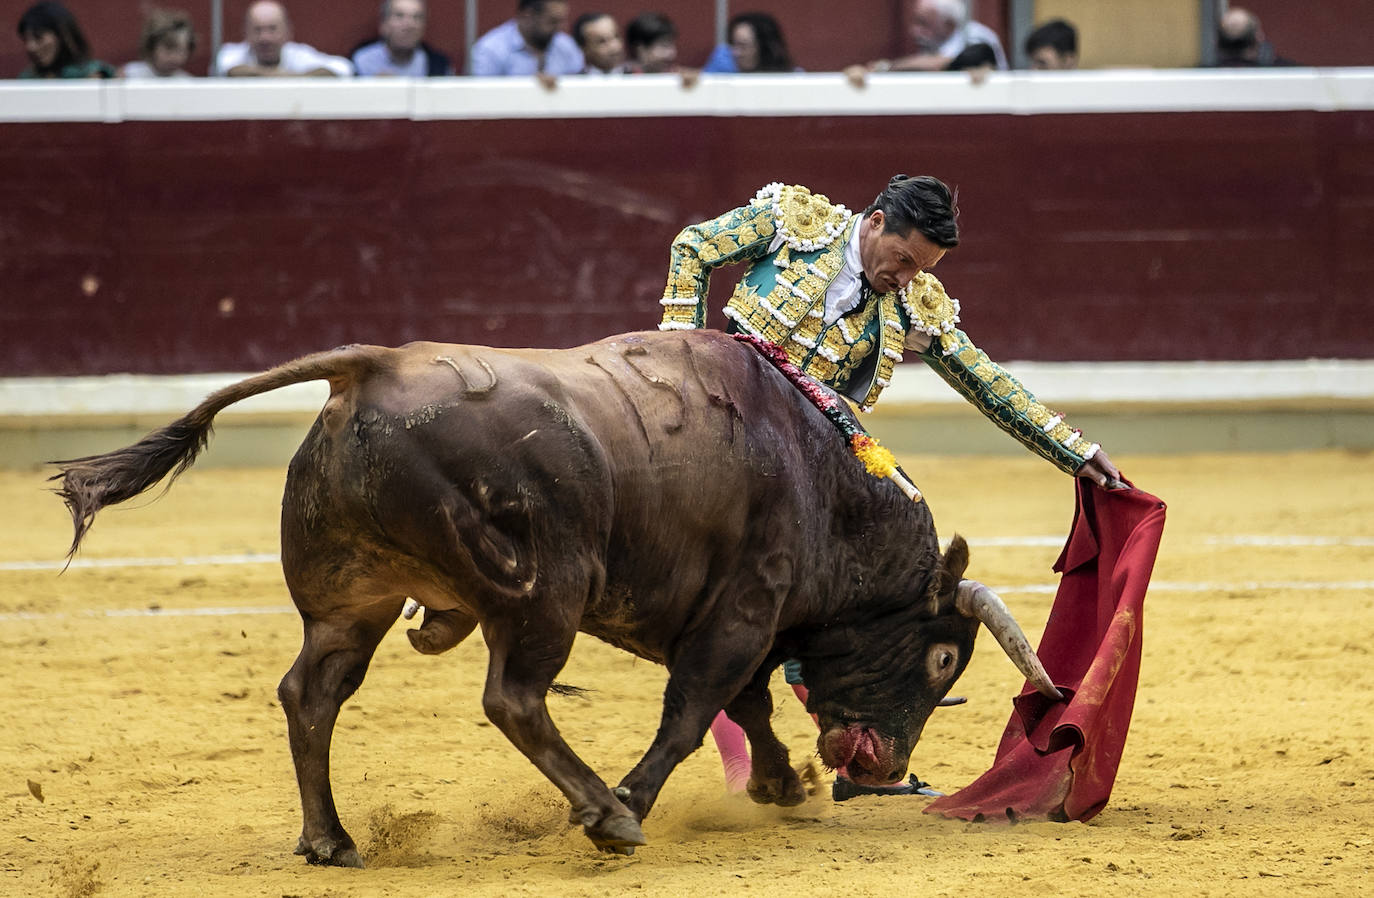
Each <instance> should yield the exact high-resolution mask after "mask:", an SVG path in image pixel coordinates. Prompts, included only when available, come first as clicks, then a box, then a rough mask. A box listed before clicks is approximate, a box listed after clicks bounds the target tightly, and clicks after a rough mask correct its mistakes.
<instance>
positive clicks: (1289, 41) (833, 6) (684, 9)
mask: <svg viewBox="0 0 1374 898" xmlns="http://www.w3.org/2000/svg"><path fill="white" fill-rule="evenodd" d="M249 2H250V0H225V2H224V39H225V40H226V41H236V40H240V39H241V38H242V33H243V24H242V23H243V14H244V11H245V10H246V9H247V8H248V5H249ZM284 2H285V3H286V6H287V8H288V9H289V10H290V11H291V15H292V19H293V21H294V23H295V30H296V37H297V39H298V40H301V41H304V42H305V43H308V44H312V45H314V46H316V47H318V48H319V49H321V50H325V51H327V52H331V53H338V54H341V55H347V53H348V52H349V51H350V50H352V48H353V47H355V46H357V45H358V44H359V43H360V42H362V41H364V40H367V39H369V38H371V37H372V36H374V34H375V31H376V16H377V9H378V7H379V3H377V2H372V0H362V2H358V0H349V2H347V3H340V2H338V0H284ZM66 3H67V6H68V8H70V9H71V10H72V12H73V13H74V14H75V15H76V17H77V19H78V21H80V23H81V26H82V28H83V30H84V31H85V33H86V37H87V38H88V39H89V40H90V42H91V45H92V49H93V51H94V53H95V55H96V56H97V57H99V58H102V59H105V60H107V61H109V62H112V63H115V64H120V63H124V62H128V61H129V60H131V59H136V58H138V34H139V28H140V26H141V22H142V16H143V13H144V11H145V10H146V9H147V8H149V7H154V6H167V7H173V8H178V9H184V10H186V11H187V12H189V13H190V14H191V16H192V18H193V20H194V21H195V22H196V23H197V28H198V30H199V32H200V37H201V41H200V50H199V52H198V53H197V54H196V56H195V58H194V59H193V60H192V64H191V66H190V68H191V71H193V72H195V73H197V74H204V73H205V72H206V70H207V69H208V67H209V63H210V53H209V44H210V40H209V38H210V35H209V31H210V10H211V4H210V0H66ZM30 4H31V0H0V26H3V28H4V33H5V34H6V35H8V36H7V37H6V38H5V39H3V40H0V77H4V78H12V77H14V76H16V75H17V74H18V73H19V72H20V70H22V69H23V68H24V66H25V64H26V61H25V57H24V53H23V50H22V48H21V47H20V44H19V41H18V39H17V38H16V37H14V26H15V24H16V23H17V22H18V21H19V16H20V15H21V14H22V13H23V11H24V10H25V9H27V8H28V7H29V6H30ZM515 5H516V4H515V0H482V2H481V3H480V4H479V7H478V9H479V15H478V26H479V30H481V31H485V30H486V29H488V28H491V27H493V26H495V25H498V24H500V23H501V22H503V21H504V20H505V19H507V18H509V17H510V15H511V13H512V11H513V10H514V9H515ZM570 5H571V9H572V14H573V15H574V16H576V15H577V14H578V13H580V12H586V11H589V10H592V9H597V10H604V11H606V12H609V13H611V14H612V15H614V16H615V17H616V19H617V20H618V21H620V23H621V24H622V25H623V24H624V23H625V22H628V21H629V20H630V19H631V18H632V17H633V16H635V15H636V14H638V13H640V12H642V11H643V10H645V9H656V10H659V11H661V12H663V13H666V14H667V15H668V16H670V17H671V18H672V19H673V21H674V22H676V23H677V25H678V28H679V30H680V32H681V35H680V39H679V42H678V47H679V56H680V59H681V61H682V63H683V64H684V65H691V66H696V65H701V64H702V63H703V62H705V60H706V57H707V55H708V54H709V53H710V51H711V47H712V45H713V43H714V39H715V37H714V29H715V4H714V3H710V2H707V0H654V2H652V3H645V2H643V0H595V2H587V3H583V2H576V0H574V2H572V3H571V4H570ZM1244 5H1245V6H1246V7H1247V8H1248V9H1251V10H1253V11H1254V12H1255V13H1256V14H1257V15H1259V17H1260V19H1261V20H1262V21H1263V23H1264V27H1265V31H1266V33H1267V35H1268V37H1269V39H1270V40H1271V41H1272V42H1273V43H1274V46H1275V47H1276V48H1277V49H1278V51H1279V52H1280V53H1282V54H1283V55H1284V56H1287V57H1289V58H1291V59H1294V60H1297V61H1298V62H1300V63H1302V64H1304V65H1319V66H1362V65H1371V64H1374V37H1372V36H1371V35H1374V3H1370V2H1369V0H1322V2H1319V3H1294V2H1292V0H1246V2H1245V3H1244ZM429 6H430V11H429V19H430V22H429V31H428V34H429V41H430V43H432V44H434V45H435V46H436V47H438V48H439V49H441V50H443V51H445V52H446V53H448V54H449V55H450V56H451V57H452V58H453V59H454V60H455V62H458V63H459V64H460V66H461V62H462V56H463V48H464V46H465V43H466V35H465V33H464V24H463V16H464V7H465V4H464V3H463V2H461V0H444V2H437V0H431V2H430V4H429ZM841 6H842V8H843V10H844V11H843V14H842V15H841V16H839V17H838V18H837V13H836V10H837V9H838V8H841ZM909 6H910V3H909V0H845V2H844V3H843V4H842V5H841V4H837V3H836V2H835V0H734V2H732V3H731V5H730V9H731V12H732V13H733V12H740V11H744V10H762V11H765V12H770V13H772V14H773V15H774V16H776V17H777V19H778V21H779V23H780V24H781V25H782V28H783V33H784V34H785V35H786V37H787V40H788V43H789V45H790V46H791V49H792V53H793V56H794V57H795V58H796V61H797V64H798V65H800V66H802V67H803V68H805V69H807V70H808V71H832V70H839V69H841V68H843V67H844V66H845V65H847V64H849V63H852V62H863V61H866V60H870V59H877V58H880V57H890V56H894V55H897V54H900V53H904V52H909V51H910V46H909V43H908V41H909V39H908V37H907V34H906V26H907V23H908V19H909V10H908V7H909ZM970 7H971V9H972V10H973V14H974V17H975V18H976V19H978V20H979V21H981V22H984V23H986V24H987V25H989V26H991V27H992V28H993V29H994V30H996V31H997V32H998V33H999V34H1000V35H1001V36H1002V39H1003V42H1004V43H1005V42H1006V40H1007V24H1008V21H1009V17H1008V9H1009V4H1008V2H1006V0H973V2H972V3H971V4H970Z"/></svg>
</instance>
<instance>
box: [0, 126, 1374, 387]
mask: <svg viewBox="0 0 1374 898" xmlns="http://www.w3.org/2000/svg"><path fill="white" fill-rule="evenodd" d="M1371 142H1374V112H1371V111H1348V112H1265V113H1258V112H1256V113H1247V112H1226V113H1220V112H1207V113H1171V114H1148V115H1147V114H1126V113H1122V114H1094V115H1048V114H1043V115H1030V116H1014V115H979V116H924V117H902V116H882V117H845V118H838V117H818V118H811V119H802V118H776V119H772V118H754V117H725V118H717V117H682V118H625V119H604V118H603V119H571V120H538V119H529V120H499V121H455V120H449V121H426V122H414V121H407V120H403V119H399V120H385V121H348V122H341V121H215V122H123V123H119V124H80V123H40V124H23V125H13V124H11V125H5V126H3V139H2V140H0V171H3V172H5V173H6V175H5V177H4V178H3V180H0V285H2V286H0V289H2V290H3V293H2V294H0V296H3V302H0V375H33V374H96V373H106V372H115V371H135V372H149V373H180V372H200V371H220V370H245V369H253V368H259V367H263V366H266V365H269V364H273V363H276V362H279V361H282V360H283V359H286V358H288V357H291V356H294V355H297V354H300V353H303V352H307V351H311V350H316V349H320V348H326V347H330V346H334V345H337V344H341V343H347V342H354V341H358V342H375V343H398V342H403V341H406V340H411V339H418V338H430V339H441V340H452V341H462V342H484V343H495V344H500V345H541V346H569V345H574V344H576V343H579V342H583V341H586V340H592V339H596V338H598V337H601V336H605V335H607V334H610V333H615V332H619V331H623V330H628V329H635V328H650V327H653V326H655V325H656V323H657V321H658V317H659V315H658V313H659V307H658V304H657V300H658V297H659V296H660V295H661V291H662V286H663V277H664V268H665V264H666V260H667V248H668V245H669V242H670V241H671V239H672V238H673V235H674V234H675V233H676V232H677V230H678V229H679V228H680V227H681V226H682V225H684V224H686V223H689V222H692V221H697V220H701V219H704V218H707V217H710V216H712V215H714V214H717V213H720V212H722V211H724V210H726V209H728V208H730V207H732V206H735V205H738V204H740V203H742V202H744V201H746V200H747V199H748V198H749V197H750V196H752V194H753V192H754V191H755V190H756V189H757V188H758V187H759V186H761V185H762V184H764V183H765V182H768V181H771V180H775V179H776V180H783V181H789V182H800V183H805V184H808V185H810V186H812V187H813V188H815V189H817V190H819V191H822V192H825V193H827V194H829V195H830V196H831V197H832V198H834V199H836V200H838V201H842V202H844V203H846V204H847V205H849V206H850V207H851V208H855V209H861V208H862V207H863V206H864V205H865V204H866V203H867V202H868V201H869V200H871V198H872V197H873V195H874V194H875V193H876V192H877V191H878V189H879V188H880V187H881V186H882V184H883V183H884V181H885V179H886V177H887V176H888V175H889V174H891V173H893V172H897V171H907V172H929V173H933V174H937V175H939V176H941V177H943V178H944V179H946V180H947V181H949V182H950V183H951V184H953V185H955V186H956V187H957V188H958V189H959V192H960V193H959V196H960V205H961V208H962V217H961V222H962V226H963V235H964V238H963V243H962V245H961V247H960V248H959V249H958V250H956V251H955V252H954V253H952V254H951V255H950V257H949V258H947V259H946V260H945V261H944V262H943V263H942V264H941V266H940V269H939V274H940V276H941V278H942V280H944V282H945V283H946V285H947V286H948V287H949V289H950V292H951V293H952V294H953V295H955V296H958V297H960V298H961V299H962V300H963V302H964V322H965V326H966V328H967V329H968V330H969V332H970V333H971V334H972V335H973V336H974V337H975V339H976V340H977V341H978V342H979V344H980V345H982V346H983V347H984V348H985V349H986V350H988V352H989V353H990V354H992V355H993V357H995V358H1004V359H1011V358H1022V359H1024V358H1030V359H1044V360H1066V359H1083V360H1104V359H1105V360H1110V359H1272V358H1303V357H1308V356H1320V357H1356V358H1370V357H1374V286H1371V285H1374V257H1372V256H1371V255H1370V253H1369V252H1368V247H1369V246H1370V245H1371V243H1374V153H1371ZM726 280H727V278H726V277H721V278H719V279H718V283H717V285H716V286H717V291H716V293H717V296H716V298H715V300H714V302H713V310H715V309H718V308H719V306H720V303H721V302H722V301H723V292H722V288H723V287H724V286H725V284H724V281H726ZM715 316H716V317H715V318H714V319H713V320H714V322H715V323H717V324H719V323H721V319H720V318H719V313H718V312H715Z"/></svg>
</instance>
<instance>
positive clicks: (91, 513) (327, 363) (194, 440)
mask: <svg viewBox="0 0 1374 898" xmlns="http://www.w3.org/2000/svg"><path fill="white" fill-rule="evenodd" d="M387 352H388V350H386V349H383V348H381V347H377V346H343V347H340V348H339V349H334V350H331V351H329V352H319V353H315V354H314V355H308V356H305V357H303V358H299V359H297V360H295V361H294V362H287V363H286V364H284V365H278V366H277V367H276V368H273V369H271V370H270V371H264V372H263V373H262V374H257V375H254V376H253V377H249V378H247V379H245V380H241V381H239V382H238V383H235V384H230V385H229V386H227V387H224V388H223V389H220V390H216V391H215V392H214V393H211V394H210V395H209V396H207V397H206V398H205V401H204V402H202V403H201V404H200V405H198V406H196V407H195V408H194V409H192V410H191V411H189V412H187V413H186V414H185V415H182V416H181V417H180V418H178V419H177V420H175V421H173V422H172V423H171V424H168V425H167V426H166V427H163V428H160V429H158V430H155V431H153V432H152V433H150V434H148V435H147V436H146V437H144V438H143V439H141V440H139V441H138V442H137V443H134V444H133V445H132V446H126V447H125V448H123V449H116V450H115V451H113V452H106V453H105V454H104V455H88V456H86V457H85V458H73V459H68V460H66V461H55V462H52V464H55V465H57V466H58V467H59V468H60V469H61V470H60V471H59V473H57V474H54V475H53V476H52V477H50V478H49V479H50V480H60V481H61V482H62V483H61V485H60V486H59V487H57V488H56V489H54V490H53V491H54V492H55V493H57V494H58V495H59V496H61V497H62V499H63V501H64V502H66V503H67V508H68V509H69V510H70V511H71V513H72V524H73V527H74V528H75V533H74V534H73V536H72V544H71V548H69V549H68V550H67V557H68V558H71V557H72V556H73V555H75V554H76V550H77V549H78V548H80V546H81V540H82V538H83V537H85V535H86V532H87V531H88V530H90V528H91V524H92V522H93V521H94V520H95V515H96V512H98V511H100V509H102V508H104V507H105V506H107V505H116V504H118V503H120V502H123V501H124V500H126V499H132V498H133V497H134V496H137V495H138V494H140V493H142V492H143V491H145V490H147V489H148V488H149V487H151V486H153V485H154V484H156V483H158V482H159V481H161V480H162V479H163V478H164V477H166V476H167V475H168V474H169V473H170V474H171V480H169V481H168V484H167V485H168V486H169V487H170V486H171V483H172V481H174V480H176V478H177V477H178V476H180V475H181V473H182V472H183V471H185V470H186V469H187V468H189V467H190V466H191V465H192V464H194V463H195V460H196V457H197V456H198V455H199V454H200V451H201V450H202V449H204V448H205V445H206V443H208V442H209V439H210V433H211V431H212V430H213V427H212V424H213V422H214V419H215V415H217V414H219V413H220V412H221V411H222V410H224V409H225V408H227V407H229V406H231V405H233V404H234V403H236V402H238V401H240V400H243V399H247V398H248V397H250V396H256V395H258V394H259V393H267V392H270V391H271V390H277V389H280V388H282V387H287V386H290V385H292V384H298V383H306V382H308V381H312V380H328V381H329V382H330V387H331V389H332V391H333V392H335V393H337V392H339V391H340V390H341V389H344V388H345V387H347V386H348V385H349V384H351V383H354V382H356V381H357V380H359V379H360V378H362V377H363V376H365V375H367V374H368V373H370V372H372V371H375V370H377V369H378V368H379V367H380V366H381V365H382V362H383V358H384V356H385V354H386V353H387Z"/></svg>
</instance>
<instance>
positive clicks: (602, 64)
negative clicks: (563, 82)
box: [572, 12, 627, 75]
mask: <svg viewBox="0 0 1374 898" xmlns="http://www.w3.org/2000/svg"><path fill="white" fill-rule="evenodd" d="M572 36H573V40H574V41H576V42H577V46H578V49H580V50H581V51H582V58H583V59H584V60H586V63H587V64H586V65H584V66H583V67H582V74H584V75H622V74H624V73H625V71H626V69H627V66H626V64H625V42H624V41H623V40H621V39H620V26H619V25H617V24H616V21H615V19H614V18H612V17H611V14H610V13H605V12H589V13H583V14H582V15H580V16H578V17H577V20H576V21H575V22H573V26H572Z"/></svg>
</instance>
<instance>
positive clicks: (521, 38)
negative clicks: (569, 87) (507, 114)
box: [468, 0, 584, 86]
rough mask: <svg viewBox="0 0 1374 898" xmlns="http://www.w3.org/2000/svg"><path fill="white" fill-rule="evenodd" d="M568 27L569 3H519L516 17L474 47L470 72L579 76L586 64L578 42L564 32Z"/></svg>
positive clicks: (555, 0) (563, 0)
mask: <svg viewBox="0 0 1374 898" xmlns="http://www.w3.org/2000/svg"><path fill="white" fill-rule="evenodd" d="M567 24H568V4H567V0H519V2H518V4H517V6H516V10H515V18H513V19H508V20H507V21H506V22H504V23H502V24H500V25H497V26H496V27H495V28H493V29H492V30H490V31H488V32H487V33H486V34H484V35H482V36H481V37H480V38H478V40H477V43H475V44H473V45H472V60H471V64H470V65H469V66H468V70H469V73H470V74H473V75H545V76H557V75H576V74H578V73H579V72H581V71H582V66H583V65H584V61H583V59H582V51H581V50H579V49H577V42H576V41H574V40H573V39H572V37H571V36H569V35H568V34H567V32H565V31H564V30H563V29H564V27H565V26H566V25H567ZM544 83H545V84H546V86H551V85H550V83H549V82H544Z"/></svg>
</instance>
